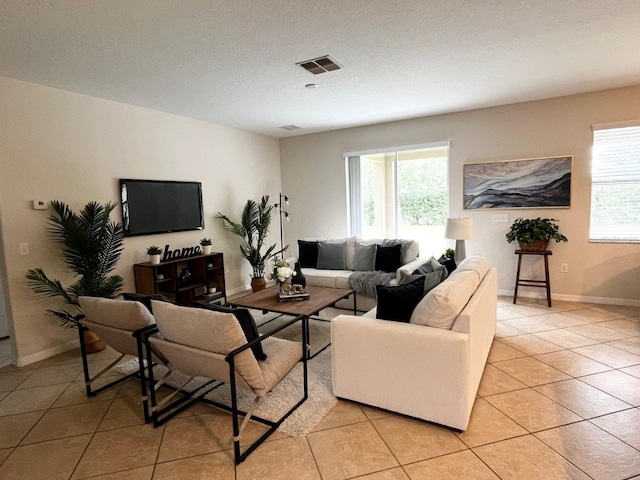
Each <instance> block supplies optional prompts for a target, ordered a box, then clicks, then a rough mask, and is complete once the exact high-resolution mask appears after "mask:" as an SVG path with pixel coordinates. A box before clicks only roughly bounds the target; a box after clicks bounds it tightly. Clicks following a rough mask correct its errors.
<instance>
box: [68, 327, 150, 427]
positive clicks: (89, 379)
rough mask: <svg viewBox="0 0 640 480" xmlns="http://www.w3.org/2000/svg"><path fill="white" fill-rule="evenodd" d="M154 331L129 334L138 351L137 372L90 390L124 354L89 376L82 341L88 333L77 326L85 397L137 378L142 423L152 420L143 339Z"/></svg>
mask: <svg viewBox="0 0 640 480" xmlns="http://www.w3.org/2000/svg"><path fill="white" fill-rule="evenodd" d="M154 329H157V327H156V326H155V325H149V326H147V327H144V328H141V329H139V330H136V331H134V332H132V333H131V335H132V336H133V337H134V338H135V339H136V345H137V349H138V370H137V371H135V372H132V373H130V374H128V375H125V376H124V377H121V378H118V379H117V380H114V381H113V382H110V383H107V384H105V385H103V386H101V387H99V388H96V389H93V388H91V384H92V383H93V382H95V381H96V380H98V379H99V378H100V377H101V376H102V375H104V374H105V373H107V372H108V371H109V370H111V369H112V368H113V367H114V366H115V365H117V364H118V363H119V362H120V361H121V360H122V358H123V357H124V356H125V354H124V353H121V354H120V356H118V358H116V359H115V360H114V361H113V362H111V363H110V364H109V365H107V366H106V367H105V368H103V369H102V370H100V371H99V372H98V373H96V374H95V375H93V376H90V374H89V361H88V358H87V347H86V344H85V341H84V332H85V331H88V330H89V328H88V327H87V326H86V325H83V324H82V323H79V324H78V335H79V337H80V352H81V355H82V368H83V371H84V385H85V389H86V391H87V397H95V396H96V395H97V394H99V393H100V392H103V391H105V390H107V389H109V388H112V387H115V386H116V385H120V384H121V383H124V382H126V381H127V380H129V379H130V378H138V379H140V386H141V395H142V411H143V413H144V422H145V423H149V422H150V421H151V420H152V417H151V415H150V413H149V402H148V395H147V384H146V381H145V378H144V371H145V366H144V350H143V337H144V335H145V334H146V332H148V331H151V330H154Z"/></svg>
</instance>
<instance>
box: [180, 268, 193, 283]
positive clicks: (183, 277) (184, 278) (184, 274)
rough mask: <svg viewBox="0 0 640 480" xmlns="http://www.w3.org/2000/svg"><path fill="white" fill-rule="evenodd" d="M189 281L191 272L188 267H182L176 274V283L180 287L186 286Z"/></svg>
mask: <svg viewBox="0 0 640 480" xmlns="http://www.w3.org/2000/svg"><path fill="white" fill-rule="evenodd" d="M190 283H191V272H190V271H189V269H188V268H183V269H182V271H181V272H180V275H179V276H178V285H180V286H181V287H184V286H187V285H189V284H190Z"/></svg>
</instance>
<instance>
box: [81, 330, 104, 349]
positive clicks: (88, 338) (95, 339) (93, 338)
mask: <svg viewBox="0 0 640 480" xmlns="http://www.w3.org/2000/svg"><path fill="white" fill-rule="evenodd" d="M82 335H83V337H84V348H85V351H86V352H87V353H97V352H101V351H102V350H104V349H105V348H107V345H106V344H105V343H104V342H103V341H102V340H100V337H99V336H98V335H96V334H95V333H93V332H92V331H91V330H85V331H84V333H83V334H82Z"/></svg>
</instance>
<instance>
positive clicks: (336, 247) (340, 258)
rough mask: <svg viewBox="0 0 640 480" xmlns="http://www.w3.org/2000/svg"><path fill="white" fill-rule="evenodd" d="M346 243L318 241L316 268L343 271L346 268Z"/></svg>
mask: <svg viewBox="0 0 640 480" xmlns="http://www.w3.org/2000/svg"><path fill="white" fill-rule="evenodd" d="M346 251H347V242H346V241H342V242H333V241H328V240H319V241H318V264H317V268H319V269H325V270H344V269H346V268H347V260H346Z"/></svg>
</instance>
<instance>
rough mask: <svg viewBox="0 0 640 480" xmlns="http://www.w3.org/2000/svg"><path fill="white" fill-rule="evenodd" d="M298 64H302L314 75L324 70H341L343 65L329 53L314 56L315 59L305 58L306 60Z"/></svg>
mask: <svg viewBox="0 0 640 480" xmlns="http://www.w3.org/2000/svg"><path fill="white" fill-rule="evenodd" d="M296 65H300V66H301V67H302V68H304V69H305V70H307V71H308V72H311V73H313V74H314V75H319V74H321V73H324V72H330V71H332V70H340V69H341V68H342V66H341V65H340V64H339V63H338V62H336V61H335V60H334V59H333V58H331V57H330V56H329V55H325V56H324V57H318V58H314V59H313V60H305V61H304V62H298V63H296Z"/></svg>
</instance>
